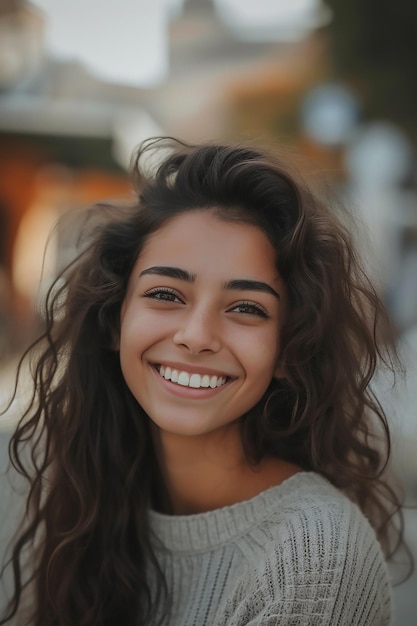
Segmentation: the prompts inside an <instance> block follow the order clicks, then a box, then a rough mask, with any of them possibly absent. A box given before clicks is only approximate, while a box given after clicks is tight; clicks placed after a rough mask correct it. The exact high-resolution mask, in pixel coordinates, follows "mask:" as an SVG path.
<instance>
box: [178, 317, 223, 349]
mask: <svg viewBox="0 0 417 626" xmlns="http://www.w3.org/2000/svg"><path fill="white" fill-rule="evenodd" d="M173 340H174V343H175V344H176V345H177V346H183V347H185V348H186V349H187V350H189V352H190V353H191V354H200V352H218V351H219V350H220V347H221V340H220V323H219V320H218V318H217V316H215V315H214V314H210V313H209V312H208V311H206V310H202V309H201V308H195V309H192V310H190V311H189V312H188V313H187V314H186V315H184V316H183V317H182V319H181V324H180V325H179V327H178V328H177V329H176V331H175V333H174V337H173Z"/></svg>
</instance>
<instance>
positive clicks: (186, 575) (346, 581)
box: [150, 472, 391, 626]
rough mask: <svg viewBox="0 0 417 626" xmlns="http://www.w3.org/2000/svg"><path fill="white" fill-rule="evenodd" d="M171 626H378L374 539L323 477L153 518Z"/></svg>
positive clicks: (381, 590)
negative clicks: (190, 512)
mask: <svg viewBox="0 0 417 626" xmlns="http://www.w3.org/2000/svg"><path fill="white" fill-rule="evenodd" d="M150 523H151V527H152V529H153V531H154V533H155V535H156V537H157V538H158V539H159V540H160V542H161V543H160V542H159V541H157V542H156V545H157V548H156V549H157V557H158V560H159V562H160V565H161V567H162V570H163V572H164V574H165V577H166V581H167V585H168V592H169V594H170V597H171V599H172V609H171V614H170V617H169V619H168V621H167V624H169V626H205V625H207V626H238V625H239V626H249V625H250V626H255V625H256V626H259V625H262V626H266V625H268V626H272V625H282V626H326V625H329V626H342V625H343V626H385V625H388V624H390V623H391V622H390V616H391V589H390V584H389V578H388V573H387V566H386V563H385V560H384V557H383V555H382V552H381V548H380V545H379V543H378V541H377V539H376V537H375V534H374V531H373V530H372V528H371V526H370V525H369V523H368V521H367V520H366V519H365V517H364V516H363V514H362V513H361V512H360V510H359V509H358V507H357V506H356V505H354V504H353V503H352V502H351V501H350V500H348V498H346V497H345V496H344V495H343V494H342V493H340V491H338V490H337V489H336V488H335V487H333V486H332V485H331V484H330V483H329V482H328V481H327V480H325V479H324V478H322V477H321V476H319V475H317V474H314V473H311V472H302V473H299V474H295V475H294V476H292V477H291V478H289V479H288V480H286V481H285V482H283V483H282V484H281V485H278V486H276V487H272V488H271V489H268V490H266V491H264V492H263V493H260V494H259V495H257V496H255V497H254V498H252V499H251V500H247V501H245V502H240V503H238V504H234V505H232V506H229V507H225V508H222V509H218V510H216V511H210V512H207V513H201V514H197V515H184V516H169V515H162V514H159V513H156V512H154V511H151V512H150Z"/></svg>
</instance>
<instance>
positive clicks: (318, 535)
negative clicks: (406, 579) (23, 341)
mask: <svg viewBox="0 0 417 626" xmlns="http://www.w3.org/2000/svg"><path fill="white" fill-rule="evenodd" d="M167 147H169V148H170V151H169V152H168V153H167V151H166V148H167ZM159 150H161V154H162V155H163V158H162V160H160V161H159V165H154V166H153V168H151V167H149V162H148V161H147V160H146V157H147V156H148V154H149V151H157V152H158V151H159ZM147 162H148V167H145V166H144V164H145V165H146V163H147ZM152 163H154V164H155V163H156V161H155V159H153V160H152ZM133 174H134V180H135V183H136V187H137V198H136V200H135V202H134V203H133V204H132V206H130V207H122V206H116V205H115V206H108V207H103V206H101V207H96V208H95V209H93V216H94V215H97V216H98V217H99V223H98V224H97V223H95V222H94V220H93V221H92V222H91V223H90V225H91V226H90V229H89V232H88V237H87V242H86V245H85V248H84V249H83V250H82V251H81V252H80V254H79V256H78V257H77V259H75V260H74V261H73V262H72V263H71V264H70V266H69V267H68V268H66V269H65V270H64V272H63V273H62V275H61V276H59V277H58V279H57V280H58V282H57V284H56V286H54V287H53V288H52V289H51V291H50V294H49V297H48V299H47V302H46V313H47V315H46V320H47V327H46V330H45V333H44V335H43V336H42V337H41V338H40V339H39V340H38V341H37V342H36V343H35V345H34V346H33V347H32V348H31V349H30V350H29V351H28V353H27V355H26V356H31V357H32V358H34V359H35V366H34V370H33V371H34V395H33V398H32V400H31V403H30V405H29V406H28V409H27V411H26V413H25V415H24V416H23V418H22V421H21V423H20V424H19V425H18V427H17V430H16V432H15V434H14V436H13V440H12V444H11V448H10V451H11V458H12V462H13V463H14V465H15V466H16V467H17V469H18V470H19V471H20V472H21V473H22V474H24V475H25V476H26V477H27V478H28V480H29V481H30V486H31V490H30V497H29V501H28V509H27V510H28V514H27V516H26V517H25V520H24V526H23V529H22V530H21V531H20V534H19V536H18V537H17V539H16V543H15V544H14V547H13V548H12V551H11V559H10V563H9V564H11V565H12V566H13V570H14V580H15V591H14V595H13V597H12V598H11V601H10V605H9V607H8V609H7V612H6V614H5V615H4V617H3V620H0V623H1V624H5V623H10V621H11V620H14V619H15V617H16V616H17V615H19V618H20V623H22V624H32V625H33V626H80V625H82V626H99V625H103V626H104V625H113V624H123V625H124V626H138V625H141V624H147V625H154V624H155V625H156V624H164V625H167V624H169V625H170V626H191V625H196V624H198V625H199V626H204V625H207V626H208V625H216V626H221V625H224V626H226V625H227V626H237V625H239V626H244V625H248V624H251V625H253V626H255V625H267V624H268V625H271V626H272V624H274V625H275V624H282V625H283V626H284V625H285V626H291V625H294V626H295V625H296V624H297V625H304V626H314V625H316V626H319V625H320V626H324V625H328V626H342V625H344V626H372V625H374V626H381V625H383V624H389V623H390V614H391V602H390V584H389V576H388V571H387V563H386V560H390V559H391V558H392V556H393V554H394V552H396V550H397V549H398V547H399V545H400V543H401V519H402V518H401V503H400V501H399V499H398V496H397V495H396V493H395V492H393V491H392V489H391V488H390V487H389V484H388V479H387V476H386V472H385V467H386V464H387V462H388V460H389V454H390V434H389V429H388V424H387V419H386V416H385V414H384V412H383V410H382V408H381V406H380V404H379V403H378V401H377V400H376V398H375V397H374V395H373V393H372V391H371V390H370V389H369V383H370V382H371V380H372V377H373V374H374V372H375V370H376V367H377V365H378V364H379V362H381V363H382V364H385V366H387V367H391V368H392V363H393V362H395V361H393V359H394V358H395V351H394V350H393V349H390V348H389V346H387V345H385V344H384V345H383V344H382V343H381V341H380V340H379V337H380V325H381V323H382V322H383V321H384V320H385V319H386V318H385V317H384V313H383V309H382V306H381V304H380V302H379V300H378V297H377V295H376V293H375V291H374V290H373V288H372V286H371V285H370V283H369V282H368V281H367V279H366V278H365V276H364V273H363V271H362V269H361V267H360V266H359V264H358V262H357V257H356V254H355V251H354V249H353V246H352V243H351V239H350V236H349V234H348V233H347V232H346V230H345V229H344V228H343V227H342V226H341V225H340V224H339V223H338V222H337V220H336V218H335V217H334V216H333V215H332V212H331V210H330V209H329V208H328V207H325V206H323V204H322V203H320V202H319V201H318V200H317V199H316V198H315V197H314V196H313V195H312V193H311V192H310V191H309V190H308V189H307V188H306V187H305V186H304V184H303V183H302V182H301V181H297V180H296V179H295V178H294V177H293V176H292V175H290V173H289V172H288V171H287V169H286V168H285V167H284V165H283V164H282V162H281V161H280V160H279V159H278V158H277V157H275V156H272V155H270V154H268V153H266V152H264V151H261V150H258V149H253V148H250V147H242V146H227V145H226V146H222V145H211V144H210V145H203V146H186V145H184V144H182V143H180V142H175V141H174V140H156V141H150V142H147V143H145V144H144V145H143V146H142V148H141V149H140V150H139V153H138V156H137V159H136V163H135V167H134V172H133ZM387 328H388V327H386V328H384V335H383V336H384V338H385V339H386V338H387V336H388V335H387ZM23 358H25V357H23ZM26 445H31V450H32V451H33V454H32V455H29V456H28V455H26V454H25V450H24V448H25V446H26ZM28 458H29V459H30V461H29V463H28V461H27V459H28ZM396 521H397V522H398V524H399V525H397V526H396V525H395V523H394V522H396ZM396 528H399V530H396ZM28 554H29V555H30V561H29V562H30V571H29V578H28V573H27V571H25V572H23V570H22V565H21V562H22V559H23V558H26V555H28ZM25 581H27V582H25ZM25 605H26V608H27V606H28V605H29V609H30V610H29V613H27V614H25V615H27V617H26V619H25V617H24V616H23V615H22V613H23V606H25Z"/></svg>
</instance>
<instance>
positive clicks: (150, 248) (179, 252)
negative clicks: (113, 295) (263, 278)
mask: <svg viewBox="0 0 417 626" xmlns="http://www.w3.org/2000/svg"><path fill="white" fill-rule="evenodd" d="M276 257H277V254H276V251H275V249H274V247H273V246H272V244H271V242H270V241H269V239H268V238H267V236H266V235H265V233H264V232H263V231H262V230H261V229H260V228H259V227H257V226H255V225H252V224H247V223H243V222H237V221H233V222H231V221H227V220H225V219H223V218H222V217H219V216H218V215H216V213H215V212H214V211H210V210H195V211H190V212H187V213H182V214H180V215H177V216H176V217H174V218H172V219H171V220H169V221H168V222H166V223H165V224H164V225H163V226H162V227H161V228H159V230H157V231H156V232H155V233H153V234H152V235H150V236H149V237H148V239H147V241H146V243H145V245H144V247H143V250H142V252H141V254H140V256H139V259H138V261H137V264H139V265H140V266H144V265H148V264H156V263H157V264H159V265H173V266H177V267H182V266H183V265H184V267H186V268H187V269H190V270H192V271H194V272H196V273H197V272H198V271H199V270H202V269H208V268H210V267H214V266H216V267H218V268H222V269H223V271H224V272H226V273H227V272H228V270H230V271H232V270H233V271H234V273H236V271H237V272H238V273H242V274H245V275H247V276H249V275H251V274H259V273H265V272H267V273H268V274H269V275H272V274H276ZM190 264H191V266H192V267H190Z"/></svg>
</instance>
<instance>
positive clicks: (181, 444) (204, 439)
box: [153, 423, 298, 515]
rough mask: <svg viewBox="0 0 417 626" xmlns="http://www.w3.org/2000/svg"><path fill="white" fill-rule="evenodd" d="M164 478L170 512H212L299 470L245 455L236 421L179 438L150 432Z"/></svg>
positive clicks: (182, 513) (270, 460) (282, 463)
mask: <svg viewBox="0 0 417 626" xmlns="http://www.w3.org/2000/svg"><path fill="white" fill-rule="evenodd" d="M153 438H154V443H155V449H156V452H157V457H158V461H159V465H160V469H161V474H162V478H163V480H164V483H165V486H166V489H167V491H168V495H169V499H170V502H171V505H172V510H173V513H174V514H176V515H188V514H193V513H201V512H204V511H211V510H214V509H218V508H222V507H224V506H229V505H231V504H235V503H236V502H241V501H243V500H247V499H249V498H251V497H253V496H255V495H257V494H258V493H260V492H261V491H264V490H265V489H268V488H269V487H272V486H274V485H277V484H279V483H280V482H282V480H284V479H285V478H287V477H289V476H290V475H291V474H293V473H295V472H296V471H298V468H297V467H296V466H294V465H292V464H290V463H287V462H286V461H281V460H279V459H275V458H271V457H266V458H264V459H262V461H261V462H260V463H259V464H258V465H253V464H250V463H249V462H248V460H247V459H246V457H245V455H244V452H243V447H242V443H241V437H240V429H239V424H237V423H234V424H231V425H230V426H229V427H228V428H227V429H221V430H220V431H215V432H213V433H210V434H208V435H201V436H197V437H183V436H179V435H175V434H172V433H167V432H162V431H160V430H156V429H155V430H154V432H153Z"/></svg>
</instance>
